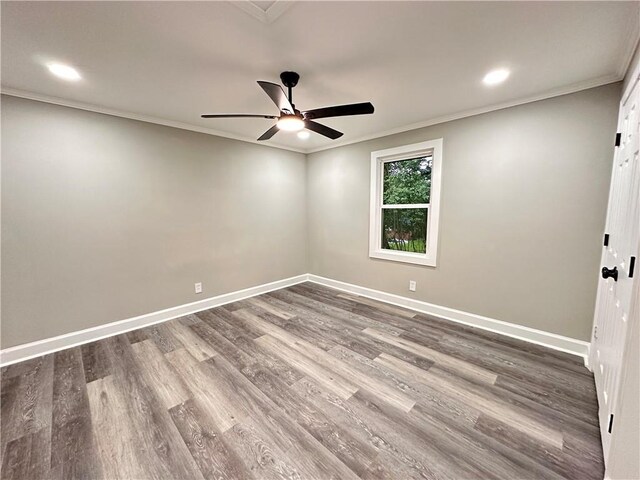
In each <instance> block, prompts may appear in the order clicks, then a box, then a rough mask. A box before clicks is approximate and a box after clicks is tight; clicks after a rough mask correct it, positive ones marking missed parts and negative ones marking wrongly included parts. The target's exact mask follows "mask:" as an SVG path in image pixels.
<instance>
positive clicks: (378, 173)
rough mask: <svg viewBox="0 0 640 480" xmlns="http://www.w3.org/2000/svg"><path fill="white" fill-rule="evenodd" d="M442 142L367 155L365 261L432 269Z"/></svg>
mask: <svg viewBox="0 0 640 480" xmlns="http://www.w3.org/2000/svg"><path fill="white" fill-rule="evenodd" d="M441 167H442V139H441V138H440V139H437V140H431V141H428V142H422V143H415V144H413V145H405V146H403V147H397V148H390V149H387V150H379V151H377V152H372V153H371V219H370V233H369V256H370V257H373V258H382V259H385V260H396V261H399V262H409V263H417V264H420V265H430V266H435V265H436V254H437V247H438V214H439V207H440V169H441Z"/></svg>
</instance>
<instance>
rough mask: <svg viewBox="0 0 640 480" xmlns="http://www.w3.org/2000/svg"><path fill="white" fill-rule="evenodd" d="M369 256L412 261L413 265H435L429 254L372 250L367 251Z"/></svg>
mask: <svg viewBox="0 0 640 480" xmlns="http://www.w3.org/2000/svg"><path fill="white" fill-rule="evenodd" d="M369 257H370V258H379V259H382V260H391V261H393V262H403V263H413V264H415V265H425V266H428V267H435V266H436V259H435V258H433V257H432V256H431V255H428V254H422V253H411V252H391V251H388V250H374V251H371V252H369Z"/></svg>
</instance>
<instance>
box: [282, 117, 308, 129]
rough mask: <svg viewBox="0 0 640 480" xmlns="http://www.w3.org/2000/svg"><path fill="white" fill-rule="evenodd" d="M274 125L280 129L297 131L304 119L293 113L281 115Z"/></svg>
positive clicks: (302, 124) (301, 126)
mask: <svg viewBox="0 0 640 480" xmlns="http://www.w3.org/2000/svg"><path fill="white" fill-rule="evenodd" d="M276 125H278V128H279V129H280V130H285V131H287V132H297V131H299V130H302V129H303V128H304V121H303V120H302V119H301V118H300V117H297V116H295V115H282V116H281V117H280V119H279V120H278V123H277V124H276Z"/></svg>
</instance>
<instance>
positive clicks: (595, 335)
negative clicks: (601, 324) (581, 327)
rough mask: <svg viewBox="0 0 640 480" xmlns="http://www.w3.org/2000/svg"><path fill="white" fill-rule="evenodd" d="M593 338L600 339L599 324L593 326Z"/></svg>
mask: <svg viewBox="0 0 640 480" xmlns="http://www.w3.org/2000/svg"><path fill="white" fill-rule="evenodd" d="M593 339H594V340H597V339H598V326H597V325H596V326H595V327H593Z"/></svg>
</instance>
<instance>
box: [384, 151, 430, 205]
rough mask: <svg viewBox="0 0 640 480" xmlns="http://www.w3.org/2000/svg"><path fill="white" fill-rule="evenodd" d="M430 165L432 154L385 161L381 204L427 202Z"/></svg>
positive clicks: (428, 199)
mask: <svg viewBox="0 0 640 480" xmlns="http://www.w3.org/2000/svg"><path fill="white" fill-rule="evenodd" d="M432 167H433V157H432V156H427V157H420V158H413V159H410V160H398V161H396V162H386V163H385V164H384V185H383V187H384V188H383V196H382V201H383V204H384V205H404V204H411V203H414V204H415V203H429V201H430V194H431V169H432Z"/></svg>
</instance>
